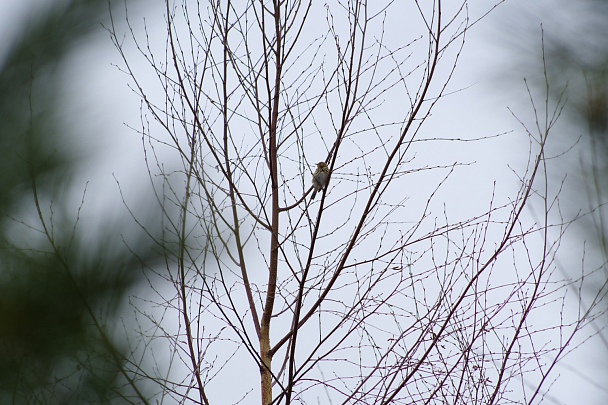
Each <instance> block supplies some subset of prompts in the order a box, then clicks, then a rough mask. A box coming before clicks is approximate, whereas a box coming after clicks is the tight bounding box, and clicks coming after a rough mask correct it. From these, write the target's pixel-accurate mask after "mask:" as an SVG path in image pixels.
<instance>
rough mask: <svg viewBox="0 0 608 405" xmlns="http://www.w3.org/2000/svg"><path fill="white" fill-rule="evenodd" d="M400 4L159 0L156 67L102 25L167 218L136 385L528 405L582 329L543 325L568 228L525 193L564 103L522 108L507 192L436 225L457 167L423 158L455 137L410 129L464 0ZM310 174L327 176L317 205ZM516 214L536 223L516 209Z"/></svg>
mask: <svg viewBox="0 0 608 405" xmlns="http://www.w3.org/2000/svg"><path fill="white" fill-rule="evenodd" d="M380 3H382V4H380ZM402 3H405V2H370V3H367V2H365V1H344V2H339V1H338V2H326V3H324V4H323V5H321V3H318V2H317V3H315V4H313V2H312V1H309V2H306V1H293V2H289V1H283V2H280V1H272V2H269V1H267V2H263V1H253V0H252V1H248V2H231V1H222V2H220V1H210V2H208V3H206V2H183V3H182V2H170V1H167V2H166V10H165V12H166V16H165V17H166V27H165V28H166V33H167V35H166V48H165V53H164V54H160V55H159V53H158V51H156V46H157V44H156V43H154V42H152V41H150V40H149V38H150V37H149V36H148V35H147V34H146V36H145V39H143V40H142V39H141V38H142V37H141V33H139V32H138V31H137V30H136V29H135V28H131V31H130V36H129V39H130V40H131V41H125V38H124V36H123V35H122V34H120V33H119V32H117V30H116V29H115V28H114V26H113V25H112V26H110V27H109V32H110V33H111V35H112V38H113V40H114V43H115V45H116V47H117V49H118V51H119V52H120V54H121V55H122V57H123V59H124V70H125V72H127V73H128V74H129V75H130V77H131V78H132V83H134V87H133V88H134V90H135V92H136V93H137V94H138V95H139V96H141V99H142V106H143V109H142V111H143V112H142V125H141V129H140V130H139V131H140V133H141V135H142V139H143V146H144V148H145V151H146V159H147V163H148V167H149V173H150V180H151V185H152V187H154V189H155V191H156V197H157V201H158V204H159V205H160V206H161V207H162V209H163V218H162V222H163V229H164V234H163V237H162V238H159V239H156V240H155V242H156V246H157V249H158V250H160V251H161V252H162V253H163V255H164V257H165V266H164V268H158V267H154V268H153V269H151V270H152V271H153V272H154V273H153V274H154V276H152V275H149V282H150V290H151V293H150V296H144V297H142V298H141V299H140V300H139V301H137V300H135V299H134V301H133V302H134V305H135V308H136V309H137V311H138V312H139V314H140V322H139V323H138V325H140V327H141V334H142V340H141V341H142V342H144V344H143V345H140V346H137V347H135V348H134V349H133V354H134V359H133V360H132V367H133V371H134V372H135V373H136V374H138V375H144V376H146V378H148V379H150V380H153V381H155V382H156V383H157V384H158V386H159V387H160V390H161V391H160V392H159V393H158V395H159V396H162V397H169V398H174V399H175V400H177V401H179V402H190V401H193V402H197V403H203V404H212V403H228V402H233V403H236V402H243V403H245V402H246V403H251V401H252V399H251V398H252V397H257V396H258V395H259V396H261V403H262V404H265V405H267V404H279V403H285V404H289V403H310V402H313V401H315V400H316V401H318V402H325V403H338V402H339V403H360V404H388V403H391V404H392V403H407V404H411V403H450V404H455V403H463V404H470V403H506V402H511V401H522V398H523V401H524V402H526V403H533V402H538V401H539V400H540V398H541V397H542V394H543V393H544V391H543V390H542V386H543V384H545V383H547V382H549V380H548V378H549V377H548V375H549V371H550V370H551V369H552V368H553V365H554V364H555V362H556V361H558V360H559V359H560V358H561V357H562V356H563V354H565V353H566V352H567V350H568V347H569V344H570V341H571V340H570V339H571V338H572V336H573V335H574V334H575V333H576V332H577V331H578V330H580V328H581V327H582V326H583V325H584V321H585V319H586V316H587V314H585V313H583V314H579V315H580V316H578V317H576V318H575V319H574V320H568V319H566V318H564V317H562V318H560V317H559V316H558V317H556V318H555V319H548V317H546V316H543V313H544V311H546V310H547V308H560V303H561V300H562V299H563V294H564V288H563V287H564V286H565V285H566V283H567V282H570V281H564V280H562V281H560V280H559V279H556V277H555V275H554V274H553V268H554V266H553V257H554V254H555V252H556V249H557V248H558V247H559V242H560V238H561V236H562V234H563V232H564V231H565V229H566V228H567V225H568V222H567V221H564V220H562V221H558V223H552V222H551V220H550V214H551V212H552V211H553V210H558V205H557V204H556V201H557V200H556V199H557V195H556V193H554V192H553V191H552V190H551V189H550V188H549V186H548V184H547V183H546V182H541V184H542V186H536V185H535V184H536V179H537V177H539V176H541V177H544V175H543V174H544V173H545V170H546V157H545V144H546V141H547V137H548V135H549V132H550V129H551V127H552V126H553V124H554V122H555V120H556V119H557V117H558V116H559V112H560V109H561V103H558V105H557V107H554V108H552V107H551V106H549V105H548V104H546V105H544V106H543V107H542V108H539V109H538V110H537V106H536V104H535V103H534V101H533V99H532V98H531V100H532V107H533V108H534V110H535V112H536V113H537V114H536V117H537V121H536V123H535V125H536V126H535V128H534V130H528V129H527V126H526V125H525V124H524V123H523V122H522V125H523V126H522V128H523V129H524V132H525V133H527V134H528V136H529V139H530V155H529V164H528V166H527V168H525V170H524V171H523V172H521V173H518V174H517V175H518V176H519V180H520V184H521V187H520V189H519V191H518V192H517V193H516V194H515V195H512V196H510V197H509V198H507V199H505V200H504V201H502V200H501V199H498V198H495V197H494V196H493V195H489V196H488V198H487V201H486V204H487V205H486V207H487V208H485V209H483V210H481V211H480V212H479V213H477V214H475V215H472V216H468V217H464V218H461V217H459V216H458V214H452V212H453V211H452V210H451V209H450V201H449V200H446V198H449V197H451V198H453V199H454V196H453V195H451V196H450V195H446V193H445V192H444V189H445V188H446V187H448V184H450V181H451V179H452V178H453V174H454V173H455V172H457V171H458V170H459V169H460V167H461V166H463V165H466V164H467V163H466V162H456V163H454V162H452V161H446V159H445V158H444V157H443V156H438V155H437V154H435V153H433V151H435V150H437V146H436V145H451V144H453V143H456V142H460V141H471V139H467V140H461V139H455V138H448V137H444V138H441V137H429V136H425V135H424V133H423V131H422V128H423V125H424V124H425V123H426V122H427V121H428V119H429V117H430V116H431V111H432V109H433V108H434V107H435V106H436V104H437V103H439V102H440V101H441V100H443V98H444V96H445V95H446V92H447V89H448V84H449V83H450V80H451V78H452V76H453V74H454V72H455V69H456V66H457V62H458V59H459V56H460V52H461V50H462V49H463V47H464V46H465V38H466V35H467V33H468V31H469V29H470V28H471V27H472V26H473V25H475V23H476V22H477V21H479V20H474V19H471V18H470V16H469V13H468V4H467V2H466V1H463V2H461V3H459V4H454V3H450V4H449V5H446V4H443V3H442V2H441V1H439V0H437V1H433V2H413V3H412V2H411V3H408V4H402ZM127 19H128V17H127ZM129 23H130V25H129V26H130V27H133V24H132V21H129ZM146 29H147V30H149V29H150V27H147V28H146ZM146 32H147V31H146ZM125 43H129V44H131V43H132V44H134V45H135V46H136V48H137V50H138V51H139V55H140V56H143V58H144V59H145V60H146V61H147V63H148V66H149V67H151V68H152V70H153V72H154V73H155V74H156V79H157V81H156V82H155V83H156V85H157V87H156V88H155V87H154V84H153V83H150V82H149V81H146V80H144V78H143V77H144V76H143V74H141V72H140V70H139V69H140V67H141V65H140V64H138V63H137V58H136V57H135V56H134V54H133V53H131V52H130V50H129V49H130V48H129V46H128V45H125ZM159 94H160V95H161V96H158V95H159ZM552 111H553V112H552ZM491 138H493V137H492V136H488V137H486V138H484V139H485V140H489V139H491ZM444 147H445V146H444ZM171 154H173V155H174V156H178V157H179V164H178V165H177V167H173V166H172V163H170V162H171V161H170V160H168V157H169V156H170V155H171ZM320 161H324V162H327V164H328V166H329V169H330V173H331V175H330V180H329V183H328V184H327V185H326V187H325V188H324V189H323V190H321V191H320V192H319V194H318V196H317V198H316V199H314V200H312V199H310V198H308V196H309V195H310V192H311V190H312V183H311V178H312V173H313V171H314V167H315V166H316V163H317V162H320ZM533 198H536V199H539V200H540V201H541V202H542V204H543V207H544V208H543V210H544V211H543V213H542V215H540V216H539V218H540V219H539V220H530V219H529V218H527V217H525V216H524V215H523V212H524V210H525V208H526V207H527V205H528V204H529V203H530V201H531V200H532V199H533ZM134 216H135V217H137V215H136V214H134ZM453 216H455V217H456V218H454V219H453ZM571 282H575V281H571ZM532 320H534V322H533V321H532ZM271 327H272V328H271ZM551 333H552V334H551ZM555 336H559V339H556V340H558V341H557V342H556V341H555V340H552V339H551V337H555ZM152 350H154V352H153V351H152ZM159 353H162V356H161V355H159ZM161 357H163V358H164V360H162V359H161ZM135 358H137V359H139V360H135ZM152 359H153V360H152ZM152 361H153V362H152ZM256 376H259V378H257V377H256ZM254 381H259V382H258V383H253V382H254Z"/></svg>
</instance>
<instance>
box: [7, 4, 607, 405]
mask: <svg viewBox="0 0 608 405" xmlns="http://www.w3.org/2000/svg"><path fill="white" fill-rule="evenodd" d="M152 3H158V2H151V1H148V2H147V4H148V6H149V5H150V4H152ZM473 3H475V2H473ZM528 3H529V2H528V1H527V0H516V1H507V4H505V5H502V6H500V7H499V8H498V9H497V10H496V11H494V12H493V14H491V15H490V17H488V18H487V19H486V20H485V21H482V22H481V23H480V24H479V26H477V27H476V28H474V29H473V30H472V31H471V32H470V33H469V34H468V35H469V36H468V39H467V44H466V45H465V50H464V52H463V55H462V59H461V60H460V64H459V67H458V68H457V75H456V78H455V81H454V82H453V84H452V85H451V88H452V89H456V88H463V89H465V90H464V91H462V92H459V93H456V94H454V95H453V96H450V97H448V98H446V99H445V100H444V101H443V103H440V104H439V106H438V108H437V109H436V110H435V111H434V116H436V117H441V119H432V120H430V121H429V122H428V123H427V125H426V129H425V130H426V131H427V134H430V133H436V134H437V136H452V137H462V138H467V137H481V136H487V135H493V134H498V133H503V132H508V131H511V130H517V131H519V130H520V128H519V127H518V124H517V122H516V121H515V120H514V119H513V118H512V116H511V114H510V112H509V111H508V110H507V107H512V108H513V110H515V111H516V112H518V113H521V114H522V117H529V115H528V114H529V109H528V106H522V105H521V104H519V102H520V101H521V99H522V95H524V91H525V89H524V87H523V82H521V81H520V84H521V87H520V89H519V90H518V89H517V88H515V90H514V91H505V90H504V88H501V87H500V86H498V85H497V83H496V80H497V78H499V77H500V76H501V70H502V69H503V68H504V67H505V66H506V65H508V63H511V62H510V61H509V58H510V57H509V55H510V53H509V52H507V51H506V50H504V48H503V43H502V42H501V40H500V36H499V34H498V33H499V32H503V33H504V31H503V28H504V30H507V31H508V29H509V22H508V18H507V17H509V16H510V15H513V14H512V13H515V12H517V10H518V8H521V7H524V6H526V7H527V6H528ZM44 4H48V1H44V0H0V6H1V9H2V10H3V12H2V13H0V37H2V38H9V40H8V41H5V43H10V38H11V35H12V34H11V33H14V32H15V29H16V28H15V27H18V26H19V25H20V24H22V21H23V20H24V19H26V18H27V16H28V13H31V12H33V10H36V8H37V7H42V6H43V5H44ZM472 8H473V9H474V7H472ZM162 13H163V10H162V8H159V9H157V10H155V9H154V7H148V8H146V14H147V18H148V20H147V21H148V24H150V23H151V22H152V23H153V21H154V18H155V17H154V15H155V14H156V16H157V17H156V18H158V21H159V22H161V21H162ZM131 18H133V19H134V20H136V19H137V18H138V16H137V15H136V13H135V12H132V13H131ZM539 20H540V16H539ZM552 28H555V27H547V26H545V30H546V31H547V32H549V31H550V30H551V29H552ZM161 41H162V39H161ZM91 44H92V45H93V46H90V45H91ZM161 45H162V44H161ZM4 51H5V49H1V48H0V56H1V55H2V54H3V53H2V52H4ZM539 51H540V49H539ZM112 64H119V65H120V64H121V61H120V57H119V55H118V54H117V52H116V51H115V49H114V47H113V45H112V44H111V42H110V39H109V35H108V34H107V33H106V32H104V31H103V30H102V28H101V27H100V28H99V32H98V34H96V35H95V40H94V41H92V42H91V43H89V47H88V48H87V49H82V48H81V49H79V50H78V52H75V53H74V54H73V55H72V56H71V57H70V59H69V62H68V63H67V65H68V67H67V69H66V72H65V74H64V76H65V96H66V99H67V100H69V102H68V106H67V108H66V119H69V120H75V122H74V123H75V124H77V126H78V128H79V131H78V132H79V134H78V139H76V140H75V141H76V143H77V144H79V145H81V146H80V147H81V148H82V150H84V151H85V153H86V154H87V155H88V154H90V156H91V159H90V160H89V161H88V164H87V166H86V167H84V168H83V170H82V172H81V177H82V178H81V185H84V182H86V181H87V180H88V181H90V185H89V195H93V196H103V197H100V198H99V199H95V200H94V201H91V200H90V199H89V202H88V204H92V205H93V207H92V209H93V210H95V209H101V207H103V206H104V205H105V204H106V203H108V202H110V203H112V204H116V203H117V202H118V203H119V195H118V192H117V188H116V183H115V180H114V178H113V176H116V178H117V179H119V180H120V182H121V184H123V185H126V188H127V189H128V188H133V189H137V188H138V187H140V184H142V183H144V184H145V182H141V181H140V179H142V178H147V177H146V172H145V166H144V165H143V161H142V150H141V140H140V138H139V136H138V135H137V134H135V133H133V131H132V130H130V129H128V128H126V127H125V125H124V123H129V124H131V125H138V122H139V101H138V99H137V98H136V97H135V96H134V95H133V94H132V92H131V91H130V90H129V89H128V88H127V83H128V78H127V77H126V76H125V75H124V74H122V73H119V72H118V71H117V69H116V68H115V67H113V66H112ZM507 80H511V78H508V79H507ZM488 145H490V147H486V146H484V144H476V145H475V146H472V147H471V148H468V149H467V150H466V151H463V153H465V155H464V156H462V157H461V160H462V161H477V164H476V165H475V166H474V168H473V169H471V170H470V171H468V172H466V173H468V174H469V175H470V176H476V175H480V176H482V175H483V176H482V177H480V178H479V181H476V180H475V178H474V177H472V179H471V181H470V182H468V183H466V182H463V183H462V184H461V185H460V186H461V189H460V193H463V194H464V195H466V196H468V198H471V199H474V200H483V199H487V195H488V192H489V191H491V187H492V183H491V181H487V180H488V179H494V180H497V182H498V184H499V187H504V189H505V190H506V191H508V190H509V189H511V191H514V190H515V189H516V187H517V183H516V181H515V180H516V179H515V178H514V177H513V175H512V174H511V172H510V170H508V168H507V165H508V164H510V165H512V166H514V167H516V168H517V167H518V166H520V167H521V165H522V164H524V163H525V159H526V158H527V147H528V145H527V139H526V138H525V136H523V135H521V134H520V135H519V136H515V135H514V136H506V137H504V138H503V139H502V140H500V141H491V143H488ZM576 159H578V154H577V152H574V159H570V160H571V161H576ZM108 190H110V192H108ZM80 192H81V190H78V191H76V192H75V195H78V194H79V193H80ZM572 239H573V240H572V241H571V242H570V243H566V244H565V246H564V249H565V251H567V252H569V251H573V252H575V253H574V254H573V257H575V258H576V260H579V259H578V258H579V257H580V254H579V255H578V256H577V254H576V252H577V249H579V248H580V243H578V241H577V240H576V235H575V237H574V238H572ZM570 249H571V250H570ZM563 260H564V261H565V262H566V263H568V257H566V258H564V259H563ZM575 263H576V261H575ZM595 350H596V348H595V347H594V346H593V345H591V344H587V345H585V346H584V347H583V348H581V349H579V350H578V351H577V352H576V353H575V355H572V356H570V357H568V358H567V359H566V360H565V361H564V362H563V366H562V367H558V369H557V370H556V372H555V374H554V377H557V376H558V375H561V376H562V378H560V380H559V382H558V383H557V384H555V385H554V386H553V387H552V388H551V395H552V396H553V397H555V398H559V403H564V404H579V403H584V404H602V403H604V401H605V399H606V395H605V392H602V391H600V390H598V389H597V387H596V385H595V384H599V385H604V384H603V383H604V381H603V378H604V377H605V374H602V373H599V374H598V373H597V372H596V371H595V370H603V368H604V362H605V359H606V357H605V353H604V354H603V355H602V356H597V355H594V352H595ZM572 368H574V369H576V370H577V371H578V372H579V373H581V374H583V375H586V376H588V379H589V380H590V381H591V383H590V382H588V381H586V380H585V379H584V378H581V376H579V375H574V374H572V373H571V371H570V370H571V369H572ZM594 383H595V384H594ZM547 403H551V402H549V401H548V402H547Z"/></svg>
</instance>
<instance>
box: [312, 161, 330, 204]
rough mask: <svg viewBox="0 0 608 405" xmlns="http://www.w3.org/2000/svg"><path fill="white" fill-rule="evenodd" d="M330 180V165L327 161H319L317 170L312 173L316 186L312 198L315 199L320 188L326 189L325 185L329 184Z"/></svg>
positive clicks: (313, 182) (313, 183) (313, 184)
mask: <svg viewBox="0 0 608 405" xmlns="http://www.w3.org/2000/svg"><path fill="white" fill-rule="evenodd" d="M328 180H329V166H327V163H325V162H319V163H317V170H316V171H315V173H314V174H313V175H312V187H313V188H314V190H313V192H312V198H311V200H313V199H314V198H315V197H316V195H317V191H320V190H322V189H324V188H325V186H327V181H328Z"/></svg>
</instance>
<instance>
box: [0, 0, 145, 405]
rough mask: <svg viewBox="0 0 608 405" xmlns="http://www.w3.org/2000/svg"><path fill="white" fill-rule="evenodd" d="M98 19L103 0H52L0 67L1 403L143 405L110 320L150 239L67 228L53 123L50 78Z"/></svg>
mask: <svg viewBox="0 0 608 405" xmlns="http://www.w3.org/2000/svg"><path fill="white" fill-rule="evenodd" d="M107 18H108V1H107V0H72V1H61V2H60V1H57V2H56V5H55V6H52V7H49V8H48V11H47V12H46V13H45V14H44V15H41V16H39V17H38V18H37V19H35V20H34V21H33V22H32V24H31V25H30V26H22V27H21V32H20V36H19V39H18V40H17V41H16V42H15V43H13V44H9V45H8V46H9V47H10V49H9V51H8V52H7V53H6V55H7V56H6V59H5V60H3V61H0V122H1V123H2V124H1V125H0V403H3V404H4V403H16V404H21V403H27V404H35V403H53V404H55V403H61V404H72V403H73V404H80V403H145V402H146V398H147V396H146V395H144V394H143V393H142V391H141V390H140V388H139V386H138V381H134V380H133V377H132V374H131V373H129V371H128V370H127V369H126V366H127V365H128V364H129V363H128V362H127V361H126V358H127V357H128V355H129V354H130V353H129V348H128V347H127V345H126V342H125V341H123V340H121V339H119V338H118V337H117V336H121V326H120V322H119V320H118V318H117V317H118V316H119V312H120V309H121V306H123V305H124V304H125V301H126V294H127V293H128V291H129V289H130V288H132V287H133V286H134V285H136V283H137V282H138V281H139V280H140V279H141V277H142V271H141V269H142V264H141V263H142V262H145V261H146V260H148V259H152V257H151V255H152V253H151V252H152V249H151V246H150V242H149V241H148V239H146V238H143V237H142V238H141V239H138V240H135V241H130V243H129V246H128V247H127V246H126V245H125V243H124V242H123V241H122V239H121V237H120V233H121V228H120V227H119V226H118V225H115V226H112V225H111V224H112V223H113V222H114V223H118V222H119V221H118V219H115V221H111V220H108V221H104V223H108V224H110V225H109V226H108V227H107V229H102V230H99V229H86V228H81V227H80V226H79V227H76V226H75V224H76V218H77V213H70V212H69V208H67V206H68V201H66V199H67V197H66V196H67V195H69V194H70V193H68V191H69V190H70V188H71V186H72V185H73V184H72V179H73V176H74V171H75V169H76V164H77V162H78V157H77V156H75V152H74V150H71V149H70V148H69V145H68V144H69V142H67V139H68V137H67V135H66V134H69V132H70V128H69V123H66V122H64V121H65V120H61V119H60V118H59V117H60V116H61V114H59V112H60V109H61V103H59V102H58V99H59V97H58V91H59V86H60V85H61V84H60V83H59V81H58V79H57V78H58V72H59V69H61V63H62V61H64V60H65V58H66V56H67V55H68V53H69V52H70V51H72V50H73V49H74V47H75V45H77V44H78V45H82V44H83V43H86V42H85V41H87V39H88V38H90V34H91V33H92V32H94V30H99V29H101V25H100V24H101V23H102V22H104V20H106V19H107ZM34 190H35V191H36V193H34ZM35 195H37V198H38V201H39V212H38V209H37V206H36V201H35ZM85 204H86V201H85ZM51 212H52V213H53V215H52V216H51ZM39 213H40V214H42V220H41V218H39V216H38V214H39ZM124 222H125V221H123V223H124ZM45 227H46V229H45ZM134 252H136V253H137V254H138V255H137V256H136V255H135V254H134ZM122 334H123V335H124V331H123V333H122Z"/></svg>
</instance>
